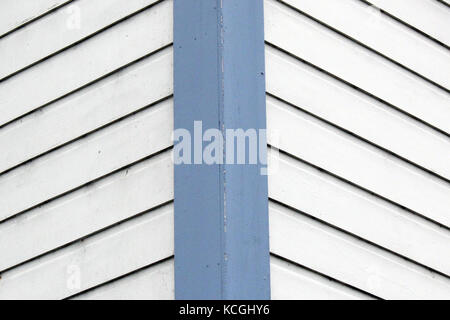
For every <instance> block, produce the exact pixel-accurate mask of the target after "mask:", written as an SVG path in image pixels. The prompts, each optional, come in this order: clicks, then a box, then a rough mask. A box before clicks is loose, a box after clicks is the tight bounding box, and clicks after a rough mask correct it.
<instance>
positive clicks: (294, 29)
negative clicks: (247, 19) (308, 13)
mask: <svg viewBox="0 0 450 320" xmlns="http://www.w3.org/2000/svg"><path fill="white" fill-rule="evenodd" d="M265 34H266V40H267V41H269V42H270V43H272V44H274V45H276V46H278V47H281V48H283V49H284V50H287V51H289V52H290V53H292V54H294V55H296V56H299V57H301V58H302V59H304V60H307V61H308V62H310V63H312V64H314V65H316V66H318V67H320V68H322V69H325V70H327V71H328V72H331V73H332V74H334V75H336V76H338V77H340V78H342V79H344V80H346V81H348V82H350V83H352V84H353V85H356V86H358V87H360V88H362V89H364V90H366V91H367V92H370V93H371V94H373V95H375V96H377V97H379V98H381V99H383V100H385V101H387V102H389V103H391V104H393V105H394V106H396V107H398V108H400V109H402V110H404V111H406V112H407V113H409V114H412V115H414V116H416V117H418V118H420V119H422V120H423V121H425V122H428V123H430V124H431V125H433V126H435V127H437V128H440V129H441V130H443V131H445V132H447V133H450V95H449V94H448V93H446V92H445V91H444V90H442V89H439V88H438V87H437V86H435V85H432V84H430V83H429V82H427V81H426V80H423V79H421V78H420V77H418V76H414V75H413V74H412V73H410V72H408V71H406V70H404V69H403V68H401V67H399V66H396V65H395V64H394V63H391V62H389V61H388V60H386V59H384V58H383V57H381V56H379V55H378V54H375V53H373V52H371V51H369V50H367V49H365V48H364V47H362V46H360V45H358V44H357V43H355V42H353V41H351V40H349V39H347V38H345V37H343V36H340V35H338V34H337V33H334V32H333V31H331V30H330V29H328V28H326V27H324V26H322V25H320V24H319V23H317V22H314V21H313V20H310V19H308V18H306V17H305V16H303V15H301V14H299V13H297V12H295V11H294V10H292V9H290V8H288V7H286V6H285V5H283V4H281V3H277V2H275V1H269V0H266V2H265Z"/></svg>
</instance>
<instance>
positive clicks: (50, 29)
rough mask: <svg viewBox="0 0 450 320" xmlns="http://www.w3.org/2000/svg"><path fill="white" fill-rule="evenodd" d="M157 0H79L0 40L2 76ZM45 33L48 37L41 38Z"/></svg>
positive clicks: (13, 72)
mask: <svg viewBox="0 0 450 320" xmlns="http://www.w3.org/2000/svg"><path fill="white" fill-rule="evenodd" d="M157 1H158V0H131V1H125V2H124V1H122V0H112V1H111V0H110V1H98V0H97V1H95V0H94V1H92V0H79V1H76V2H73V4H71V5H70V6H68V8H70V10H68V8H66V7H63V8H60V9H59V10H57V11H55V12H54V13H53V14H51V15H46V16H44V17H42V18H41V19H39V20H37V21H36V22H35V23H32V24H30V25H28V26H26V27H24V28H21V29H20V30H17V31H16V32H14V33H12V34H10V35H9V36H7V37H5V38H3V39H0V60H1V61H9V63H4V64H2V65H1V66H0V79H3V78H5V77H8V76H10V75H11V74H15V73H16V72H18V71H20V70H22V69H24V68H26V67H28V66H30V65H32V64H34V63H36V62H38V61H40V60H42V59H44V58H46V57H48V56H50V55H52V54H54V53H56V52H58V51H60V50H62V49H64V48H66V47H68V46H70V45H73V44H74V43H76V42H79V41H80V40H82V39H84V38H86V37H88V36H90V35H92V34H95V33H96V32H98V31H100V30H102V29H104V28H105V27H108V26H109V25H111V24H113V23H115V22H117V21H119V20H120V19H123V18H125V17H127V16H129V15H131V14H133V13H134V12H136V11H138V10H141V9H143V8H145V7H147V6H149V5H151V4H154V3H155V2H157ZM76 19H79V20H76ZM42 34H45V35H46V36H45V37H42Z"/></svg>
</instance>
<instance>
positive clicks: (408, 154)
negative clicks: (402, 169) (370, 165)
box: [266, 46, 450, 180]
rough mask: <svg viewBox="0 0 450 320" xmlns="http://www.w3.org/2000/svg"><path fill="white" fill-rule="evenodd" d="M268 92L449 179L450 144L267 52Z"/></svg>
mask: <svg viewBox="0 0 450 320" xmlns="http://www.w3.org/2000/svg"><path fill="white" fill-rule="evenodd" d="M266 69H267V91H268V92H269V93H270V94H273V95H274V96H276V97H278V98H280V99H282V100H284V101H287V102H289V103H291V104H293V105H295V106H297V107H298V108H301V109H303V110H305V111H307V112H310V113H312V114H314V115H316V116H318V117H320V118H322V119H324V120H326V121H329V122H331V123H333V124H335V125H337V126H339V127H341V128H343V129H345V130H348V131H350V132H352V133H354V134H356V135H358V136H360V137H362V138H364V139H366V140H368V141H370V142H372V143H374V144H375V145H378V146H380V147H382V148H384V149H386V150H389V151H391V152H393V153H395V154H397V155H399V156H400V157H402V158H404V159H407V160H409V161H411V162H413V163H415V164H417V165H419V166H421V167H423V168H425V169H427V170H430V171H431V172H434V173H436V174H437V175H440V176H442V177H444V178H445V179H447V180H449V179H450V166H449V165H448V159H450V139H449V138H448V137H447V136H445V135H443V134H442V133H439V132H437V131H436V130H433V129H431V128H429V127H428V126H426V125H424V124H423V123H421V122H419V121H415V120H414V119H413V118H411V117H408V116H406V115H405V114H403V113H401V112H398V111H396V110H394V109H392V108H390V107H389V106H387V105H385V104H383V103H381V102H380V101H378V100H376V99H374V98H372V97H370V96H368V95H365V94H364V93H361V92H360V91H358V90H355V89H354V88H352V87H350V86H348V85H346V84H345V83H343V82H340V81H339V80H337V79H335V78H333V77H331V76H329V75H327V74H325V73H323V72H320V71H319V70H317V69H314V68H313V67H311V66H308V65H307V64H305V63H303V62H301V61H299V60H297V59H295V58H293V57H291V56H289V55H287V54H284V53H282V52H281V51H279V50H277V49H274V48H273V47H270V46H266Z"/></svg>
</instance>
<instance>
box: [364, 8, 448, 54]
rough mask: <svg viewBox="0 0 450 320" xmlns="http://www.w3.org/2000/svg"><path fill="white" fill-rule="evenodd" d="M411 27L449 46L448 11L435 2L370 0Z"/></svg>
mask: <svg viewBox="0 0 450 320" xmlns="http://www.w3.org/2000/svg"><path fill="white" fill-rule="evenodd" d="M370 3H372V4H374V5H375V6H377V7H379V8H381V9H383V10H385V11H387V12H389V13H390V14H392V15H393V16H395V17H397V18H399V19H401V20H403V21H404V22H406V23H408V24H410V25H412V26H413V27H415V28H417V29H419V30H421V31H423V32H425V33H426V34H428V35H430V36H432V37H434V38H436V39H437V40H439V41H441V42H443V43H445V44H446V45H448V46H450V33H449V32H448V30H450V9H449V8H448V7H446V6H445V5H443V4H441V3H439V2H438V1H435V0H370Z"/></svg>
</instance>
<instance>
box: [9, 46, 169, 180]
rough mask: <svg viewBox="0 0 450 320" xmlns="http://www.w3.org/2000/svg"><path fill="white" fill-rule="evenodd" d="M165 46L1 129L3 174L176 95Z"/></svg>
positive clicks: (167, 51) (167, 50)
mask: <svg viewBox="0 0 450 320" xmlns="http://www.w3.org/2000/svg"><path fill="white" fill-rule="evenodd" d="M172 60H173V51H172V48H169V49H166V50H164V51H162V52H159V53H157V54H155V55H152V56H150V57H149V58H147V59H145V60H143V61H141V62H139V63H137V64H135V65H132V66H130V67H128V68H126V69H125V70H123V71H121V72H119V73H115V74H113V75H111V76H110V77H108V78H105V79H104V80H102V81H100V82H97V83H95V84H93V85H91V86H89V87H87V88H86V89H83V90H81V91H78V92H76V93H74V94H72V95H69V96H67V97H66V98H64V99H62V100H58V101H57V102H55V103H54V104H51V105H49V106H47V107H46V108H44V109H43V110H41V111H40V112H34V113H31V114H30V115H28V116H26V117H24V118H22V119H20V120H19V121H16V122H13V123H11V125H9V126H6V127H5V128H3V129H0V150H7V152H6V153H4V154H2V155H1V156H0V172H2V171H4V170H7V169H9V168H11V167H13V166H16V165H18V164H20V163H22V162H24V161H26V160H29V159H31V158H33V157H36V156H38V155H40V154H42V153H44V152H46V151H48V150H50V149H52V148H54V147H57V146H59V145H61V144H63V143H66V142H67V141H71V140H72V139H75V138H77V137H79V136H81V135H83V134H86V133H88V132H90V131H92V130H94V129H97V128H99V127H101V126H103V125H105V124H107V123H109V122H111V121H114V120H116V119H118V118H120V117H123V116H125V115H127V114H129V113H131V112H133V111H136V110H138V109H139V108H142V107H144V106H146V105H148V104H151V103H153V102H155V101H158V100H159V99H162V98H164V97H167V96H168V95H170V94H172V93H173V70H172V69H173V68H172V64H173V63H172Z"/></svg>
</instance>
